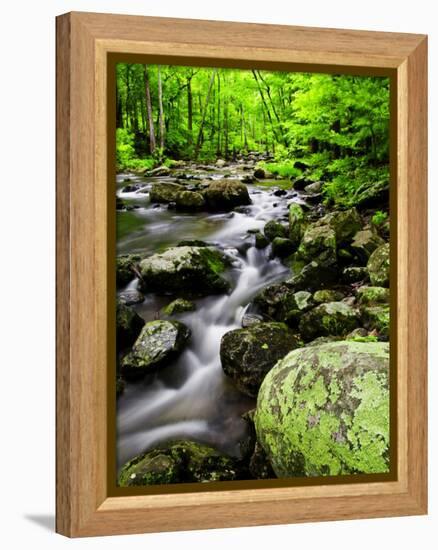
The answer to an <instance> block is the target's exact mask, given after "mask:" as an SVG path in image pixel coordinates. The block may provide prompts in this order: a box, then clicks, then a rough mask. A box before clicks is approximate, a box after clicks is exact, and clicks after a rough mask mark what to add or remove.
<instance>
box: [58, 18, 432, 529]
mask: <svg viewBox="0 0 438 550" xmlns="http://www.w3.org/2000/svg"><path fill="white" fill-rule="evenodd" d="M114 54H124V55H133V56H139V55H147V56H152V57H154V58H157V57H159V58H160V59H163V62H166V60H167V62H169V60H173V61H174V62H175V60H177V62H178V63H180V64H184V63H185V64H189V65H190V64H196V63H201V64H204V65H213V66H214V65H215V64H216V65H217V64H219V65H220V66H229V67H247V68H250V67H253V66H257V67H262V68H263V67H272V68H277V69H282V68H284V69H285V70H298V71H299V70H313V71H320V72H324V71H326V72H339V73H350V74H351V73H353V74H380V75H385V76H389V77H391V78H392V83H393V87H392V109H393V111H392V112H393V113H395V116H394V117H393V144H394V149H393V151H394V150H395V151H396V156H395V155H393V158H392V161H391V162H392V182H391V185H392V188H391V193H392V195H391V197H392V198H391V207H392V208H394V209H395V211H396V216H395V222H392V224H391V227H392V228H391V239H392V241H391V242H392V254H393V255H392V262H391V264H394V267H393V268H392V269H393V271H392V273H391V277H396V279H394V278H392V279H391V280H392V282H393V283H392V284H393V285H394V281H395V285H394V286H391V288H395V297H396V298H395V301H394V303H393V309H392V313H393V314H394V318H395V319H396V323H393V324H394V327H393V329H392V330H393V333H394V334H395V340H396V342H397V346H396V348H394V350H393V351H394V353H395V355H394V357H395V358H394V361H395V362H396V371H394V372H396V376H395V377H394V378H393V380H392V383H393V384H394V386H393V388H394V390H393V391H395V392H396V400H395V401H393V403H395V406H393V408H392V411H393V412H394V413H395V414H396V419H397V422H396V438H395V441H396V459H397V462H396V473H395V475H394V476H393V478H392V479H391V480H386V481H379V480H375V481H367V480H361V481H360V482H358V483H342V481H340V482H339V483H337V484H310V485H309V484H308V485H307V486H291V485H289V486H283V487H266V486H265V487H261V488H253V487H252V488H238V489H231V488H230V489H226V490H220V491H219V490H218V491H215V490H213V491H197V492H184V493H181V492H179V493H178V492H174V493H173V494H170V493H168V494H158V493H157V494H149V495H130V496H111V492H110V491H108V453H109V449H108V441H109V439H108V433H109V418H108V414H107V411H108V395H109V394H108V390H107V388H108V384H109V377H108V373H109V370H108V368H107V366H108V362H109V360H110V356H109V352H108V349H109V348H108V341H109V339H111V337H112V331H113V330H114V329H113V321H114V313H113V312H112V310H113V308H112V307H110V306H109V304H110V303H111V302H110V297H111V293H110V292H109V285H111V275H110V270H109V269H108V266H109V256H108V234H109V233H108V232H109V230H111V227H112V224H113V223H114V221H113V220H112V217H113V216H111V215H109V212H113V211H114V208H113V203H112V201H113V197H110V196H109V193H108V192H107V174H108V170H111V167H109V164H108V160H109V159H108V151H107V116H106V115H107V98H108V96H107V92H108V90H107V67H108V60H109V59H110V56H111V55H114ZM426 193H427V38H426V37H425V36H423V35H414V34H399V33H381V32H365V31H349V30H348V31H347V30H333V29H315V28H303V27H288V26H277V25H275V26H272V25H261V24H246V23H224V22H215V21H196V20H184V19H167V18H154V17H134V16H126V15H106V14H93V13H75V12H73V13H69V14H65V15H61V16H59V17H58V18H57V241H56V242H57V412H56V414H57V432H56V435H57V514H56V530H57V532H59V533H61V534H63V535H66V536H70V537H78V536H92V535H110V534H128V533H143V532H151V531H176V530H187V529H208V528H217V527H235V526H251V525H264V524H282V523H283V524H284V523H292V522H305V521H325V520H339V519H351V518H372V517H386V516H402V515H414V514H425V513H427V440H426V436H427V327H426V322H427V321H426V320H427V233H426V231H427V195H426ZM394 223H395V225H394Z"/></svg>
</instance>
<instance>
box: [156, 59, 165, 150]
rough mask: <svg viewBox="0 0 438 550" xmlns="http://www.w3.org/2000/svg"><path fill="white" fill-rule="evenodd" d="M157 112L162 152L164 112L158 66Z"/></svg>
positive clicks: (159, 68)
mask: <svg viewBox="0 0 438 550" xmlns="http://www.w3.org/2000/svg"><path fill="white" fill-rule="evenodd" d="M157 69H158V112H159V117H158V118H159V125H160V148H161V151H164V136H165V126H164V111H163V86H162V84H161V67H160V65H158V67H157Z"/></svg>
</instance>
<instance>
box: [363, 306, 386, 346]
mask: <svg viewBox="0 0 438 550" xmlns="http://www.w3.org/2000/svg"><path fill="white" fill-rule="evenodd" d="M361 316H362V317H361V318H362V323H363V325H364V327H366V328H367V329H368V330H376V331H377V332H378V334H379V335H380V336H383V337H385V338H388V337H389V321H390V312H389V306H388V305H376V306H363V307H362V308H361Z"/></svg>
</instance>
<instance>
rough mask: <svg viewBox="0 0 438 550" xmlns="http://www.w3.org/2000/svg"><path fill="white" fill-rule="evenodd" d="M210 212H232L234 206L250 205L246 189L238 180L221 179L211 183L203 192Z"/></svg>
mask: <svg viewBox="0 0 438 550" xmlns="http://www.w3.org/2000/svg"><path fill="white" fill-rule="evenodd" d="M203 194H204V198H205V201H206V203H207V207H208V208H209V209H210V210H214V211H216V210H225V211H228V210H232V209H233V208H235V207H236V206H243V205H245V204H251V199H250V197H249V193H248V189H247V187H246V185H245V184H244V183H242V182H241V181H239V180H233V179H228V178H227V179H223V180H217V181H212V182H211V183H210V184H209V186H208V187H207V188H206V189H205V190H204V192H203Z"/></svg>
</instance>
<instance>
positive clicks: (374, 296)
mask: <svg viewBox="0 0 438 550" xmlns="http://www.w3.org/2000/svg"><path fill="white" fill-rule="evenodd" d="M356 295H357V301H358V302H359V304H362V305H366V306H367V305H376V304H388V303H389V289H388V288H384V287H381V286H361V287H359V288H358V289H357V291H356Z"/></svg>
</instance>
